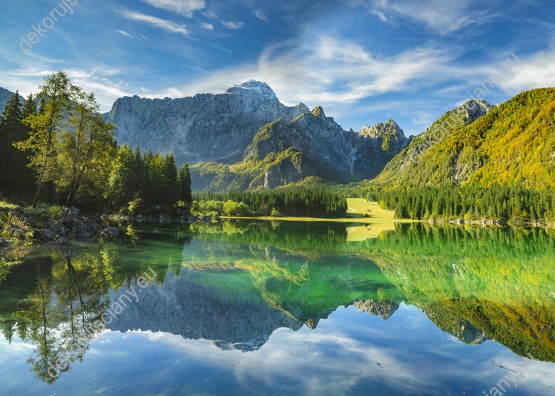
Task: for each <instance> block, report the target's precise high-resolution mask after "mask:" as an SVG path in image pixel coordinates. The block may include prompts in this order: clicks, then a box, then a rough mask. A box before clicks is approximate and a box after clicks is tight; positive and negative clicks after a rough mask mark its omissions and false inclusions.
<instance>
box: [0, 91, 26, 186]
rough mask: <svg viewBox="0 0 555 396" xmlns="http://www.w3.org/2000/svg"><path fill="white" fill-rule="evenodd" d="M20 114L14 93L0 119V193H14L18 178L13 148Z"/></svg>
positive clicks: (19, 133) (19, 129)
mask: <svg viewBox="0 0 555 396" xmlns="http://www.w3.org/2000/svg"><path fill="white" fill-rule="evenodd" d="M21 120H22V113H21V102H20V96H19V93H18V92H16V93H15V95H13V96H12V97H11V98H10V99H9V100H8V103H7V104H6V107H5V109H4V113H3V114H2V118H1V119H0V169H2V172H0V191H1V192H3V193H4V194H12V193H13V192H14V188H15V186H14V182H15V180H17V177H18V173H19V172H18V169H17V164H16V158H15V157H16V149H15V148H14V147H13V144H14V142H16V141H17V139H18V135H21V132H22V125H21Z"/></svg>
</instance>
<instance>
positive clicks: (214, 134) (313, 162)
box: [105, 80, 408, 191]
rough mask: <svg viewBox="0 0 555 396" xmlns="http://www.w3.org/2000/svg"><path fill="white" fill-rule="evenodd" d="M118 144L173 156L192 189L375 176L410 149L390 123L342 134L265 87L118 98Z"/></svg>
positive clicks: (112, 115)
mask: <svg viewBox="0 0 555 396" xmlns="http://www.w3.org/2000/svg"><path fill="white" fill-rule="evenodd" d="M105 118H106V120H108V121H110V122H112V123H114V124H115V125H116V126H117V127H118V129H117V139H118V142H119V143H120V144H127V145H130V146H131V147H135V146H139V147H140V148H141V149H143V150H153V151H158V152H162V153H167V152H171V153H173V154H174V156H175V157H176V160H177V162H178V163H183V162H188V163H189V164H191V165H192V174H193V188H194V189H195V190H207V189H211V190H212V191H215V190H219V191H222V190H245V189H255V188H259V187H265V188H273V187H277V186H282V185H287V184H291V183H296V182H300V181H303V180H305V179H309V180H325V181H334V182H346V181H359V180H363V179H369V178H373V177H375V176H377V175H378V174H379V173H380V171H381V170H382V169H383V167H384V166H385V165H386V164H387V162H389V160H391V159H392V158H393V157H394V156H395V155H396V154H398V153H399V152H400V151H401V150H402V149H403V148H404V147H405V146H406V144H407V143H408V139H407V138H406V137H405V135H404V133H403V131H402V130H401V128H399V126H398V125H397V124H395V122H394V121H392V120H389V121H387V122H386V123H384V124H378V125H375V126H373V127H370V126H366V127H365V128H363V129H362V130H361V131H360V132H358V133H357V132H354V131H352V130H349V131H345V130H344V129H343V128H341V126H339V125H338V124H337V123H336V122H335V120H334V119H333V118H331V117H327V116H326V115H325V113H324V110H323V109H322V108H321V107H316V108H314V109H313V110H310V109H309V108H308V107H307V106H306V105H304V104H302V103H300V104H298V105H296V106H292V107H287V106H285V105H283V104H282V103H281V102H280V101H279V99H278V98H277V96H276V94H275V93H274V91H273V90H272V89H271V88H270V87H269V86H268V85H267V84H265V83H263V82H259V81H253V80H251V81H248V82H245V83H243V84H240V85H236V86H234V87H231V88H229V89H228V90H227V91H226V92H224V93H223V94H217V95H212V94H199V95H195V96H194V97H189V98H182V99H168V98H166V99H143V98H139V97H138V96H134V97H132V98H130V97H126V98H121V99H118V100H117V101H116V102H115V104H114V106H113V108H112V110H111V111H110V112H109V113H107V114H106V115H105Z"/></svg>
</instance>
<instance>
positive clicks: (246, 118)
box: [105, 81, 308, 163]
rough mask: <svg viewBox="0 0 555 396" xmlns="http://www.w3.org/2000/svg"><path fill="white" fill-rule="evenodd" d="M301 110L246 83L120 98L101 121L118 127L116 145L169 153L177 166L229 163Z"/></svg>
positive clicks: (262, 86)
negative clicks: (217, 90)
mask: <svg viewBox="0 0 555 396" xmlns="http://www.w3.org/2000/svg"><path fill="white" fill-rule="evenodd" d="M305 111H308V108H307V107H306V106H305V105H303V104H299V105H298V106H294V107H287V106H284V105H283V104H282V103H280V101H279V100H278V98H277V97H276V95H275V93H274V92H273V91H272V90H271V88H270V87H269V86H268V85H267V84H265V83H262V82H257V81H248V82H246V83H244V84H241V85H238V86H235V87H232V88H230V89H228V90H227V91H226V92H225V93H223V94H218V95H212V94H199V95H195V96H194V97H188V98H182V99H169V98H166V99H144V98H139V97H138V96H134V97H132V98H131V97H125V98H121V99H118V100H117V101H116V102H115V103H114V105H113V107H112V110H111V111H110V112H109V113H108V114H105V119H106V120H107V121H110V122H112V123H113V124H115V125H116V126H117V130H116V138H117V140H118V143H119V144H127V145H129V146H131V147H136V146H138V147H140V148H141V149H142V150H153V151H155V152H161V153H169V152H171V153H173V154H174V156H175V157H176V160H177V162H178V163H183V162H189V163H197V162H211V161H214V162H222V163H233V162H236V161H237V160H240V159H241V157H242V155H243V151H244V149H245V147H246V146H247V145H248V144H249V143H250V141H251V140H252V138H253V137H254V135H255V134H256V132H257V131H258V129H259V128H260V127H262V126H263V125H265V124H267V123H269V122H272V121H274V120H276V119H277V118H282V119H285V120H291V119H293V118H294V117H296V116H297V115H299V114H302V113H303V112H305Z"/></svg>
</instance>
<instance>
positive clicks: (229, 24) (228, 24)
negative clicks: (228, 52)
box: [221, 21, 245, 30]
mask: <svg viewBox="0 0 555 396" xmlns="http://www.w3.org/2000/svg"><path fill="white" fill-rule="evenodd" d="M221 24H222V26H223V27H225V28H226V29H231V30H238V29H242V28H243V27H245V24H244V23H243V22H238V21H222V22H221Z"/></svg>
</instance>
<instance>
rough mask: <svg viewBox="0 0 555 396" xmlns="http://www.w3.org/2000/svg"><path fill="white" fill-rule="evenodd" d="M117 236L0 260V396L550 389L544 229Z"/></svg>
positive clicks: (219, 230)
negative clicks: (117, 238) (107, 240)
mask: <svg viewBox="0 0 555 396" xmlns="http://www.w3.org/2000/svg"><path fill="white" fill-rule="evenodd" d="M357 227H360V226H357ZM353 233H355V234H356V235H357V237H356V238H352V235H353ZM128 234H129V237H128V238H126V240H124V241H121V242H119V243H113V242H110V243H98V244H88V245H71V246H64V247H56V248H47V247H44V248H41V249H34V250H32V251H25V250H21V251H17V252H14V253H13V254H10V255H7V256H6V257H5V258H4V261H5V263H4V265H2V266H1V267H0V325H1V327H0V395H97V394H99V395H176V394H187V395H208V394H225V395H245V394H254V395H264V394H274V395H281V394H286V395H289V394H308V395H343V394H346V395H351V394H362V395H369V394H371V395H484V394H486V395H509V394H511V395H553V394H555V363H554V362H555V235H554V234H553V232H551V233H550V232H548V231H545V230H540V229H535V230H511V229H478V228H472V229H463V228H448V229H438V228H430V227H427V226H424V225H402V226H399V227H398V228H397V230H396V231H395V232H389V233H382V234H380V236H379V237H378V238H373V239H369V240H366V241H360V239H363V238H360V235H364V229H363V228H362V229H361V228H353V227H351V226H347V225H345V224H343V225H341V224H328V223H315V224H306V223H281V224H280V223H270V222H254V221H253V222H226V223H223V224H217V225H208V224H202V225H194V226H191V227H190V229H189V228H178V227H175V228H173V227H166V228H163V229H162V228H161V229H149V230H143V231H137V230H134V229H132V228H129V229H128ZM353 240H358V241H356V242H355V241H353Z"/></svg>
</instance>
